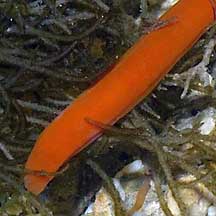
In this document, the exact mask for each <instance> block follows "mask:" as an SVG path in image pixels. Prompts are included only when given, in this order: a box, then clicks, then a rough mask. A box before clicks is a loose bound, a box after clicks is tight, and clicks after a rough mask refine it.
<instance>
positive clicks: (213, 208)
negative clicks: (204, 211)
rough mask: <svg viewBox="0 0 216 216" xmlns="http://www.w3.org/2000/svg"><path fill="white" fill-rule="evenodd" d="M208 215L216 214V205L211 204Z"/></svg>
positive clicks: (215, 215) (214, 215)
mask: <svg viewBox="0 0 216 216" xmlns="http://www.w3.org/2000/svg"><path fill="white" fill-rule="evenodd" d="M207 216H216V206H210V207H209V208H208V215H207Z"/></svg>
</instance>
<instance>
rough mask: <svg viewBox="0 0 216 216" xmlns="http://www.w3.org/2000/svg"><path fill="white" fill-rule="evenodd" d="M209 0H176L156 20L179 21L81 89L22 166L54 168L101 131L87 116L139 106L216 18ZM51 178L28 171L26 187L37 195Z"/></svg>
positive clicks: (116, 114)
mask: <svg viewBox="0 0 216 216" xmlns="http://www.w3.org/2000/svg"><path fill="white" fill-rule="evenodd" d="M214 12H215V11H214V6H213V3H212V0H180V1H179V2H178V3H177V4H176V5H174V6H173V7H172V8H171V9H170V10H169V11H168V12H167V13H166V14H165V15H163V16H162V17H161V18H160V20H169V19H172V18H174V17H176V19H177V22H176V23H173V24H170V25H167V26H164V27H163V28H161V29H159V30H156V31H153V32H150V33H149V34H148V35H146V36H143V37H142V38H141V39H140V40H139V41H138V42H137V43H136V44H135V45H134V46H133V47H132V48H130V49H129V50H128V51H127V52H126V54H125V55H123V57H122V58H121V59H120V61H119V63H118V64H117V65H116V66H115V67H114V68H113V69H112V70H111V71H110V72H109V73H108V74H106V76H105V77H103V79H101V80H100V81H99V82H97V83H96V84H95V85H94V86H93V87H91V88H89V89H88V90H86V91H85V92H84V93H82V94H81V95H80V96H79V97H78V98H77V99H76V100H75V101H74V102H73V103H72V104H71V105H69V106H68V107H67V108H66V109H65V110H64V111H63V112H62V113H61V114H60V115H59V116H58V117H57V118H56V119H55V120H54V121H53V122H52V123H51V124H50V125H49V126H48V127H47V128H46V129H45V130H44V131H43V132H42V134H41V135H40V137H39V138H38V140H37V142H36V144H35V146H34V148H33V150H32V152H31V154H30V156H29V158H28V160H27V163H26V166H25V167H26V169H28V170H34V171H41V170H42V171H46V172H56V171H57V170H58V169H59V168H60V167H61V166H62V165H63V164H64V163H65V161H67V160H68V159H69V158H70V157H71V156H73V155H74V154H76V153H77V152H79V151H80V150H81V149H83V148H84V147H85V146H86V145H88V144H89V143H91V142H92V141H93V140H95V139H96V138H97V137H98V136H99V135H101V133H102V129H100V128H98V127H95V126H94V125H91V124H89V123H87V122H86V121H85V118H90V119H93V120H95V121H98V122H102V123H104V124H114V123H115V122H116V121H118V119H120V118H121V117H122V116H124V115H125V114H126V113H128V112H129V111H130V110H131V109H132V108H133V107H134V106H135V105H137V104H138V103H139V102H140V101H141V100H142V99H143V98H144V97H145V96H146V95H148V94H149V93H150V92H151V91H152V89H153V88H154V87H155V86H156V85H157V84H158V82H159V81H160V80H161V79H162V78H163V77H164V75H165V74H166V73H167V72H169V70H170V69H171V68H172V67H173V66H174V65H175V63H176V62H177V61H178V60H179V59H180V58H181V57H182V56H183V55H184V54H185V52H186V51H188V49H190V48H191V47H192V46H193V44H194V43H195V42H196V41H197V40H198V39H199V37H200V36H201V35H202V34H203V33H204V32H205V31H206V28H207V27H209V26H210V25H211V24H212V23H213V22H214ZM52 178H53V177H52V176H38V175H34V174H27V175H26V176H25V178H24V182H25V186H26V188H27V189H28V190H29V191H31V192H32V193H34V194H39V193H40V192H42V191H43V190H44V188H45V187H46V185H47V184H48V183H49V181H50V180H51V179H52Z"/></svg>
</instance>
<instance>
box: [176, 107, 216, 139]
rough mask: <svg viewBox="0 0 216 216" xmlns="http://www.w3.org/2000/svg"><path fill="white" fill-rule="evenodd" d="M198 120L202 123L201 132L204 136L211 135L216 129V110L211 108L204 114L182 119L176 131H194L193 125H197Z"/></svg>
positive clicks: (203, 112)
mask: <svg viewBox="0 0 216 216" xmlns="http://www.w3.org/2000/svg"><path fill="white" fill-rule="evenodd" d="M197 120H199V122H200V127H199V131H200V134H202V135H208V134H210V133H211V132H212V131H213V130H214V128H215V121H216V109H215V108H213V107H209V108H207V109H205V110H203V111H202V112H199V113H197V115H196V116H193V117H189V118H185V119H181V120H180V121H179V122H178V123H177V125H176V129H177V130H179V131H181V130H185V129H192V128H193V125H194V124H195V123H197Z"/></svg>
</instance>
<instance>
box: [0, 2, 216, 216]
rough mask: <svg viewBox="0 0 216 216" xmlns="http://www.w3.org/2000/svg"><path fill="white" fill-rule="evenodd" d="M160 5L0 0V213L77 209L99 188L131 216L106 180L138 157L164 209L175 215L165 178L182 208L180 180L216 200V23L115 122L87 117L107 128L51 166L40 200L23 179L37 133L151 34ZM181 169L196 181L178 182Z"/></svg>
mask: <svg viewBox="0 0 216 216" xmlns="http://www.w3.org/2000/svg"><path fill="white" fill-rule="evenodd" d="M161 2H162V1H158V2H157V3H153V1H148V2H147V1H145V0H143V1H138V0H137V1H129V0H122V1H121V0H118V1H117V0H115V1H114V0H107V1H101V0H85V1H84V0H74V1H67V0H43V1H42V0H35V1H33V0H31V1H30V0H29V1H22V0H17V1H12V0H10V1H6V0H5V1H0V94H1V96H0V126H1V127H0V167H1V172H0V214H1V215H18V216H19V215H81V214H82V213H83V212H84V210H85V209H86V208H87V206H88V205H89V203H91V202H92V201H94V196H95V194H96V192H97V191H98V190H99V189H100V187H101V185H104V186H105V187H106V189H107V191H108V192H109V193H110V194H111V196H112V197H113V200H114V203H115V213H116V215H117V216H118V215H127V213H126V211H125V210H124V208H123V205H122V203H121V199H120V198H119V194H118V192H117V191H116V190H115V188H114V186H113V183H112V181H111V178H110V177H113V176H114V175H115V174H116V173H117V172H118V171H119V170H120V169H121V168H123V167H124V166H125V165H126V164H128V163H130V162H131V161H133V160H134V159H137V158H139V159H141V160H142V161H143V162H144V163H145V164H147V165H148V167H149V169H150V174H149V175H150V177H151V179H152V180H153V181H154V183H155V187H156V192H157V194H158V197H159V201H160V204H161V208H162V209H163V211H164V212H165V214H166V215H172V212H171V211H170V209H169V208H168V206H167V203H166V200H165V198H164V192H163V190H162V188H161V184H162V183H163V182H166V183H167V184H168V186H169V188H170V190H171V192H172V194H173V197H174V198H175V200H176V202H177V204H178V206H179V209H180V211H181V213H182V215H187V209H186V206H185V204H184V202H183V201H182V200H181V197H180V196H179V190H180V189H181V188H183V187H192V188H195V189H196V190H198V191H199V192H200V193H202V194H203V196H205V197H207V198H208V199H210V201H211V202H212V203H213V204H216V198H215V196H216V184H215V175H216V173H215V167H216V164H215V158H216V146H215V140H216V137H215V129H214V125H215V118H216V107H215V101H216V99H215V66H216V64H215V63H216V57H215V44H216V39H215V38H214V37H215V36H214V35H215V31H216V28H215V26H212V28H211V29H210V30H209V31H208V32H206V34H205V35H204V36H203V37H202V38H201V40H200V41H199V42H198V43H197V44H196V45H195V46H194V48H193V49H192V50H191V51H190V52H189V53H188V54H187V55H186V56H185V57H184V58H183V59H182V60H181V61H180V62H179V63H178V64H177V65H176V66H175V68H174V69H173V70H172V72H171V73H170V74H169V75H168V76H167V77H166V79H164V80H163V81H162V83H161V84H160V85H159V86H158V88H157V89H156V90H155V91H154V92H153V93H152V94H151V95H150V96H149V97H148V98H146V99H145V100H144V101H143V102H142V103H140V105H138V106H137V107H136V108H135V109H134V110H133V111H132V112H131V113H129V114H128V115H127V116H126V117H125V118H124V119H122V120H121V121H119V122H118V123H117V124H116V126H115V127H111V126H109V125H103V124H101V123H100V122H92V124H95V125H96V126H98V127H101V128H103V129H104V130H105V135H104V136H103V137H101V138H100V139H99V140H97V141H96V142H94V143H93V144H92V145H90V146H89V147H88V148H87V149H85V150H84V151H82V152H81V153H80V154H78V155H77V156H76V157H74V158H72V159H71V161H69V162H68V164H67V165H66V166H65V167H63V168H62V170H60V171H59V172H58V173H54V175H56V178H55V179H54V181H53V182H52V183H51V184H50V186H49V187H48V188H47V190H46V191H45V192H44V193H43V194H42V195H41V196H40V197H35V196H33V195H32V194H30V193H29V192H27V191H26V190H25V189H24V186H23V175H24V173H25V172H26V170H24V163H25V161H26V159H27V157H28V154H29V152H30V151H31V148H32V146H33V145H34V142H35V140H36V139H37V137H38V135H39V134H40V132H41V131H42V130H43V129H44V127H46V126H47V125H48V124H49V122H51V120H52V119H54V118H55V117H56V116H57V115H58V114H59V113H60V112H61V111H62V110H63V109H64V108H65V107H66V106H67V105H68V104H69V103H70V102H71V101H73V99H74V98H76V97H77V96H78V95H79V94H80V93H81V92H82V91H83V90H84V89H86V88H88V87H89V86H90V85H92V84H93V83H94V82H95V80H97V79H99V78H100V77H101V75H103V72H104V71H107V70H108V68H109V67H111V66H112V65H113V64H114V63H115V62H116V61H117V59H118V58H119V56H121V55H122V54H123V53H124V51H125V50H127V49H128V48H129V47H130V46H131V45H132V44H133V43H134V42H135V41H136V40H137V39H138V38H139V35H141V34H143V32H144V33H145V32H148V27H151V25H153V23H154V22H153V21H152V20H151V17H150V16H149V14H153V13H154V12H155V11H158V8H160V5H161ZM146 3H148V4H146ZM137 20H139V23H140V24H137ZM150 20H151V21H150ZM155 62H157V59H155ZM209 125H210V126H209ZM185 173H188V174H191V175H193V176H194V177H195V180H194V181H191V182H187V183H185V182H184V183H182V182H179V181H178V176H179V175H180V174H185ZM48 174H49V173H44V175H48ZM200 184H201V185H202V187H205V188H206V190H205V191H204V192H203V190H202V189H201V187H199V185H200Z"/></svg>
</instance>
